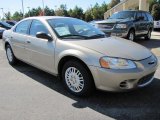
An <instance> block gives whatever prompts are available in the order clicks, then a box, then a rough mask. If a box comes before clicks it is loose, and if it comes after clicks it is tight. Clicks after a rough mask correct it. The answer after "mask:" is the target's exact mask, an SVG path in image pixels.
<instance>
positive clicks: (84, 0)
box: [0, 0, 111, 17]
mask: <svg viewBox="0 0 160 120" xmlns="http://www.w3.org/2000/svg"><path fill="white" fill-rule="evenodd" d="M43 1H44V4H45V6H48V7H49V8H53V9H55V8H58V7H59V6H60V5H61V4H66V5H67V8H68V9H69V8H74V7H75V6H76V5H77V6H79V7H82V8H83V9H84V10H86V9H87V8H89V7H90V6H91V5H92V6H93V5H95V3H96V2H97V3H98V4H102V3H103V2H106V3H109V2H110V1H111V0H43ZM23 2H24V11H25V12H27V11H28V7H30V9H31V8H37V7H39V6H40V7H42V6H43V4H42V0H23ZM0 8H3V10H4V12H8V11H10V12H11V13H12V14H13V13H14V12H15V11H22V0H0ZM2 16H3V14H2V9H0V17H2Z"/></svg>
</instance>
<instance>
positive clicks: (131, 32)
mask: <svg viewBox="0 0 160 120" xmlns="http://www.w3.org/2000/svg"><path fill="white" fill-rule="evenodd" d="M127 39H128V40H130V41H135V31H134V30H133V29H131V30H130V31H129V32H128V35H127Z"/></svg>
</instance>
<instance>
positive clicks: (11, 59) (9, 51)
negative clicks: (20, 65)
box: [6, 44, 18, 65]
mask: <svg viewBox="0 0 160 120" xmlns="http://www.w3.org/2000/svg"><path fill="white" fill-rule="evenodd" d="M6 56H7V59H8V62H9V64H10V65H15V64H16V63H17V61H18V60H17V59H16V57H15V56H14V53H13V51H12V48H11V46H10V45H9V44H8V45H7V46H6Z"/></svg>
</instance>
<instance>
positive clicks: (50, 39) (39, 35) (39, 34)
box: [36, 32, 52, 41]
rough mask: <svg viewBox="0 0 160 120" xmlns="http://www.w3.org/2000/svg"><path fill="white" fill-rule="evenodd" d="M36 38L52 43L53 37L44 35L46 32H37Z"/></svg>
mask: <svg viewBox="0 0 160 120" xmlns="http://www.w3.org/2000/svg"><path fill="white" fill-rule="evenodd" d="M36 37H37V38H42V39H46V40H48V41H52V37H51V35H49V34H46V33H44V32H37V34H36Z"/></svg>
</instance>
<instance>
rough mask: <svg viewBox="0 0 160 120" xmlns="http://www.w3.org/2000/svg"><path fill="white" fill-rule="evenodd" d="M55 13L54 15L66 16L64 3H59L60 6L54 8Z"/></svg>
mask: <svg viewBox="0 0 160 120" xmlns="http://www.w3.org/2000/svg"><path fill="white" fill-rule="evenodd" d="M55 15H56V16H68V12H67V6H66V5H64V4H62V5H60V8H58V9H57V10H55Z"/></svg>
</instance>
